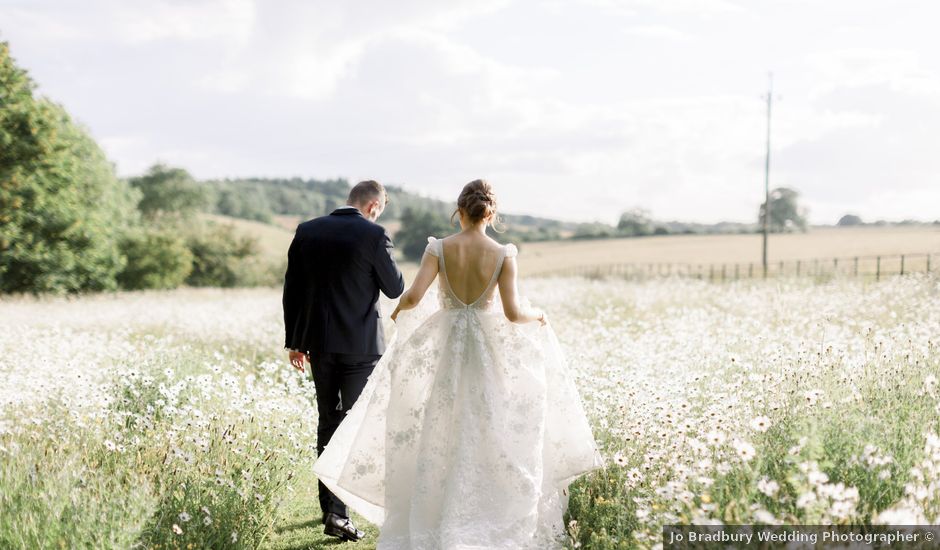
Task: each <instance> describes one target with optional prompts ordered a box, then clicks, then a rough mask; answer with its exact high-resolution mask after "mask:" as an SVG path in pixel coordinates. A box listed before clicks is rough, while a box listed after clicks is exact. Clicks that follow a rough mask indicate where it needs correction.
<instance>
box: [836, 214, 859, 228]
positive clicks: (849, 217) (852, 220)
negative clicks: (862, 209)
mask: <svg viewBox="0 0 940 550" xmlns="http://www.w3.org/2000/svg"><path fill="white" fill-rule="evenodd" d="M836 225H842V226H845V225H864V222H862V218H860V217H858V216H856V215H855V214H846V215H844V216H842V217H841V218H839V223H837V224H836Z"/></svg>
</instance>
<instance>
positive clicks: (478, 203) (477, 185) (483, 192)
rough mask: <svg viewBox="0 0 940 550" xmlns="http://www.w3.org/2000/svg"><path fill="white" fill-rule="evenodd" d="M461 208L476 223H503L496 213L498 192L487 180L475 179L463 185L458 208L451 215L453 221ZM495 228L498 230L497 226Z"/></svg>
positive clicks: (458, 198)
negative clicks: (494, 190)
mask: <svg viewBox="0 0 940 550" xmlns="http://www.w3.org/2000/svg"><path fill="white" fill-rule="evenodd" d="M461 210H463V211H464V213H465V214H466V215H467V218H469V219H470V221H471V222H473V223H474V224H477V223H480V222H484V223H490V224H496V223H501V221H500V219H499V217H498V216H497V214H496V193H495V192H493V186H492V185H490V184H489V182H487V181H486V180H473V181H471V182H470V183H468V184H467V185H464V186H463V190H462V191H461V192H460V196H459V197H457V209H456V210H454V213H453V214H451V215H450V222H451V223H454V216H457V215H458V214H459V212H460V211H461ZM493 230H494V231H495V230H496V227H495V226H494V227H493Z"/></svg>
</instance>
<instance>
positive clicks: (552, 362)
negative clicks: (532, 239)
mask: <svg viewBox="0 0 940 550" xmlns="http://www.w3.org/2000/svg"><path fill="white" fill-rule="evenodd" d="M455 214H459V216H460V226H461V231H460V232H459V233H457V234H455V235H451V236H449V237H447V238H444V239H435V238H434V237H429V238H428V245H427V248H426V249H425V254H424V256H423V258H422V259H421V267H420V268H419V271H418V274H417V275H416V276H415V280H414V283H413V284H412V285H411V288H409V289H408V290H407V291H406V292H405V293H404V294H403V295H402V298H401V301H400V303H399V304H398V307H397V308H396V309H395V312H394V313H393V314H392V319H393V320H395V321H396V324H397V327H398V331H397V334H396V335H395V337H394V339H393V341H392V343H391V344H390V345H389V347H388V349H387V350H386V352H385V355H383V356H382V358H381V360H379V362H378V364H377V365H376V367H375V370H374V371H373V373H372V375H371V376H370V377H369V379H368V382H367V383H366V386H365V388H363V390H362V394H361V395H360V397H359V399H358V400H357V401H356V403H355V404H354V405H353V407H352V408H351V409H350V410H349V412H348V413H347V415H346V417H345V418H344V420H343V422H342V423H341V424H340V426H339V427H338V428H337V430H336V432H335V433H334V435H333V437H332V439H331V440H330V443H329V444H328V445H327V446H326V449H325V450H324V451H323V453H321V454H320V456H319V458H318V459H317V461H316V463H315V464H314V472H315V473H316V475H317V477H319V478H320V480H321V481H322V482H323V483H324V484H325V485H326V486H327V487H328V488H329V489H330V490H331V491H333V493H334V494H336V496H338V497H339V498H340V499H342V500H343V501H344V502H345V503H346V504H347V505H349V506H350V507H351V508H353V509H354V510H356V511H357V512H358V513H359V514H360V515H362V516H363V517H364V518H365V519H367V520H369V521H370V522H372V523H374V524H376V525H377V526H379V527H380V532H379V538H378V546H377V548H378V549H380V550H384V549H422V550H423V549H428V550H431V549H484V548H486V549H496V548H507V549H508V548H513V549H517V548H533V549H535V548H538V549H545V548H557V547H561V545H562V543H563V541H564V538H565V528H564V523H563V520H562V515H563V513H564V511H565V509H566V508H567V505H568V491H567V488H568V485H569V484H570V483H571V482H572V481H573V480H574V479H575V478H576V477H578V476H579V475H581V474H583V473H585V472H589V471H591V470H593V469H596V468H599V467H601V466H602V465H603V459H602V458H601V455H600V453H599V451H598V450H597V446H596V443H595V440H594V436H593V434H592V432H591V428H590V425H589V424H588V421H587V418H586V416H585V413H584V409H583V407H582V404H581V400H580V397H579V395H578V392H577V389H576V387H575V385H574V383H573V381H572V379H571V377H570V375H569V373H568V371H567V365H566V363H565V358H564V356H563V354H562V350H561V348H560V346H559V343H558V341H557V339H556V337H555V334H554V332H553V331H552V329H551V326H550V325H549V324H548V322H547V318H546V315H545V313H544V312H543V311H540V310H536V309H531V308H528V307H525V306H523V305H521V304H520V300H519V298H518V297H517V289H516V272H517V269H518V268H517V265H516V252H517V250H516V247H515V246H514V245H512V244H507V245H505V246H504V245H500V244H498V243H497V242H496V241H494V240H492V239H490V238H489V237H487V236H486V232H485V231H486V227H487V225H489V224H490V223H491V222H493V221H494V220H495V217H496V198H495V195H494V193H493V189H492V187H491V186H490V185H489V184H488V183H487V182H485V181H482V180H476V181H473V182H470V183H468V184H467V185H466V186H465V187H464V188H463V191H462V192H461V193H460V197H459V198H458V200H457V211H456V212H455ZM435 278H437V279H438V281H439V284H438V287H439V290H438V292H437V297H438V302H439V307H437V308H431V307H428V306H426V305H425V304H427V302H428V300H424V302H422V298H423V297H424V296H425V294H426V293H428V290H429V288H430V287H431V283H432V282H433V281H434V279H435ZM497 286H498V289H499V298H500V300H499V301H498V302H497V301H496V300H495V295H496V288H497ZM432 293H433V291H432Z"/></svg>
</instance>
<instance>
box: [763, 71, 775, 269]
mask: <svg viewBox="0 0 940 550" xmlns="http://www.w3.org/2000/svg"><path fill="white" fill-rule="evenodd" d="M768 81H769V82H768V87H767V156H766V157H765V159H764V250H763V255H762V259H763V264H764V276H765V277H766V276H767V231H768V229H769V227H770V106H771V104H772V102H773V96H774V74H773V73H770V74H768Z"/></svg>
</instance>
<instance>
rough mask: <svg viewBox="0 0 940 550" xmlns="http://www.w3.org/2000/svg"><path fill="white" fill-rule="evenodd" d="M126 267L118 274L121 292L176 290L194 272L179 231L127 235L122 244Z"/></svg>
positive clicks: (141, 232) (190, 256)
mask: <svg viewBox="0 0 940 550" xmlns="http://www.w3.org/2000/svg"><path fill="white" fill-rule="evenodd" d="M121 251H122V252H123V253H124V256H125V257H126V258H127V266H126V267H125V268H124V270H123V271H121V273H119V274H118V283H120V285H121V288H126V289H131V290H138V289H144V288H163V289H166V288H176V287H178V286H180V285H181V284H183V282H184V281H185V280H186V277H187V276H188V275H189V274H190V272H192V270H193V254H192V252H190V251H189V248H187V247H186V241H185V240H184V239H183V238H182V237H181V236H180V235H179V233H178V232H176V231H170V230H160V229H149V230H143V231H133V232H128V234H127V235H125V237H124V239H123V240H122V241H121Z"/></svg>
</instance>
